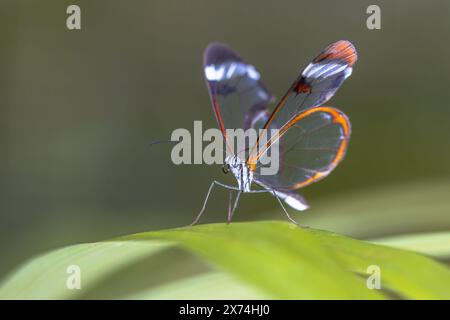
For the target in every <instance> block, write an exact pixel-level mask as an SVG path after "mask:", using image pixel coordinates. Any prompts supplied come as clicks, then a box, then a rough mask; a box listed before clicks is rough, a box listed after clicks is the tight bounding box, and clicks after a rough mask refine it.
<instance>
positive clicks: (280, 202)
mask: <svg viewBox="0 0 450 320" xmlns="http://www.w3.org/2000/svg"><path fill="white" fill-rule="evenodd" d="M272 194H273V195H274V196H275V198H277V200H278V203H279V204H280V206H281V208H283V211H284V213H285V214H286V216H287V217H288V219H289V220H290V221H291V222H292V223H293V224H295V225H297V226H299V227H301V225H300V224H299V223H298V222H297V221H295V220H294V219H293V218H292V217H291V216H290V215H289V213H288V212H287V210H286V208H285V207H284V205H283V202H282V201H281V199H280V197H279V196H278V194H277V193H276V192H275V191H274V190H272Z"/></svg>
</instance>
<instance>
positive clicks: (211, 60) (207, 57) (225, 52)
mask: <svg viewBox="0 0 450 320" xmlns="http://www.w3.org/2000/svg"><path fill="white" fill-rule="evenodd" d="M224 61H242V59H241V57H239V55H238V54H237V52H236V51H234V50H233V49H231V48H230V47H229V46H228V45H226V44H224V43H221V42H211V43H209V44H208V45H207V46H206V48H205V51H204V52H203V64H204V65H205V66H206V65H210V64H217V63H222V62H224Z"/></svg>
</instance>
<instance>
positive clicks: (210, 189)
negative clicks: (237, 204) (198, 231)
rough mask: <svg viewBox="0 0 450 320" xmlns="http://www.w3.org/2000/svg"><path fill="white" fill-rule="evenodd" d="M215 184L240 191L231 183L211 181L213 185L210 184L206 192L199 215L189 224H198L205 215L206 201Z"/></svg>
mask: <svg viewBox="0 0 450 320" xmlns="http://www.w3.org/2000/svg"><path fill="white" fill-rule="evenodd" d="M215 185H219V186H221V187H223V188H225V189H228V190H237V191H239V188H236V187H233V186H229V185H226V184H223V183H220V182H218V181H216V180H214V181H213V182H212V183H211V185H210V186H209V189H208V192H207V193H206V198H205V201H204V202H203V206H202V209H201V210H200V212H199V213H198V215H197V217H195V219H194V221H192V223H191V224H190V225H189V226H193V225H195V224H197V222H198V221H199V220H200V218H201V216H202V215H203V212H205V209H206V203H207V202H208V199H209V195H210V194H211V191H212V189H213V188H214V186H215Z"/></svg>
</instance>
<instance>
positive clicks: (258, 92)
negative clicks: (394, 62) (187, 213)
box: [191, 40, 357, 225]
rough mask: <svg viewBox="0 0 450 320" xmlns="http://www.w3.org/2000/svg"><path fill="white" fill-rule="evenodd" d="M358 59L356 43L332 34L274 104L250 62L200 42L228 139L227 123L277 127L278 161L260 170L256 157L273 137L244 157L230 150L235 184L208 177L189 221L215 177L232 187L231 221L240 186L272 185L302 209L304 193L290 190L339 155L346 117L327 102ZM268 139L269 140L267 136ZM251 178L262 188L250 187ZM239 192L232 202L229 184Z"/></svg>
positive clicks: (228, 167) (268, 188) (324, 171)
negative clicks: (272, 168) (271, 169)
mask: <svg viewBox="0 0 450 320" xmlns="http://www.w3.org/2000/svg"><path fill="white" fill-rule="evenodd" d="M356 59H357V53H356V50H355V47H354V46H353V44H351V43H350V42H349V41H345V40H341V41H337V42H335V43H333V44H331V45H329V46H328V47H327V48H325V49H324V50H323V51H322V52H321V53H320V54H319V55H318V56H316V57H315V58H314V59H313V60H312V61H311V63H309V64H308V66H307V67H306V68H305V69H304V70H303V72H302V73H301V74H300V75H299V76H298V78H297V79H296V80H295V81H294V82H293V83H292V85H291V86H290V88H289V89H288V91H287V92H286V93H285V95H284V96H283V97H282V98H281V99H280V101H279V102H278V103H277V104H276V106H275V108H274V109H273V111H272V112H270V111H269V105H270V104H271V102H272V101H273V100H274V98H273V96H272V95H271V94H270V93H269V91H268V90H267V89H266V87H265V86H264V84H263V83H262V81H261V76H260V73H259V72H258V71H257V70H256V69H255V67H254V66H252V65H250V64H247V63H246V62H244V60H242V59H241V58H240V57H239V55H238V54H237V53H236V52H235V51H233V50H232V49H231V48H229V47H227V46H226V45H224V44H221V43H211V44H210V45H208V47H207V48H206V49H205V52H204V58H203V66H204V73H205V78H206V83H207V86H208V89H209V94H210V97H211V102H212V106H213V110H214V114H215V116H216V119H217V123H218V125H219V128H220V130H221V132H222V134H223V136H224V138H225V141H226V140H227V133H226V129H238V128H242V129H244V130H245V129H248V128H255V129H261V128H262V129H270V128H276V129H278V130H279V134H278V139H277V143H279V148H280V153H279V163H280V168H279V171H278V173H277V174H276V175H262V174H261V172H260V168H261V166H259V165H258V163H259V161H260V159H261V157H262V155H263V154H264V153H265V152H267V150H268V149H270V147H271V140H270V139H269V140H268V142H267V144H266V145H265V146H263V148H255V147H254V148H251V149H250V153H249V155H248V157H247V158H246V159H245V160H241V159H240V157H238V156H237V155H236V154H233V153H231V155H230V156H228V157H227V158H226V159H225V164H224V166H223V170H224V172H225V173H227V172H228V171H231V172H232V173H233V174H234V176H235V177H236V180H237V182H238V186H237V187H236V186H230V185H226V184H223V183H221V182H218V181H213V182H212V183H211V185H210V187H209V189H208V192H207V195H206V198H205V201H204V203H203V207H202V209H201V211H200V213H199V214H198V215H197V217H196V218H195V220H194V221H193V222H192V224H191V225H193V224H195V223H197V222H198V221H199V219H200V217H201V216H202V214H203V212H204V211H205V208H206V203H207V201H208V198H209V195H210V193H211V191H212V189H213V187H214V186H215V185H218V186H221V187H223V188H225V189H228V190H229V191H230V198H229V204H228V219H227V220H228V222H230V221H231V218H232V216H233V213H234V211H235V210H236V207H237V204H238V201H239V197H240V195H241V193H243V192H244V193H260V192H270V193H272V195H274V196H275V197H276V199H277V200H278V202H279V203H280V205H281V207H282V208H283V210H284V212H285V214H286V215H287V217H288V218H289V220H291V221H292V222H293V223H296V224H297V222H296V221H295V220H294V219H292V218H291V216H290V215H289V213H288V212H287V210H286V208H285V207H284V205H283V202H282V201H284V202H285V203H286V204H288V205H289V206H290V207H292V208H294V209H296V210H299V211H302V210H306V209H307V208H308V205H307V203H306V201H305V200H304V199H303V197H302V196H300V195H299V194H298V193H297V192H295V191H294V190H296V189H299V188H302V187H305V186H307V185H309V184H311V183H313V182H316V181H319V180H321V179H323V178H324V177H326V176H327V175H328V174H330V172H331V171H332V170H333V169H334V168H335V167H336V166H337V165H338V164H339V163H340V162H341V161H342V159H343V158H344V155H345V153H346V150H347V146H348V142H349V138H350V132H351V128H350V122H349V120H348V118H347V116H346V115H345V114H344V113H343V112H342V111H340V110H338V109H335V108H332V107H325V106H322V104H324V103H326V102H327V101H328V100H329V99H331V97H332V96H333V95H334V94H335V92H336V91H337V89H338V88H339V87H340V86H341V84H342V83H343V82H344V80H345V79H346V78H348V77H349V76H350V75H351V73H352V69H353V66H354V64H355V62H356ZM272 142H273V141H272ZM253 184H256V185H258V186H259V187H260V188H259V189H252V188H251V186H252V185H253ZM234 191H235V192H237V194H236V198H235V200H234V204H233V205H232V202H233V201H232V199H233V192H234Z"/></svg>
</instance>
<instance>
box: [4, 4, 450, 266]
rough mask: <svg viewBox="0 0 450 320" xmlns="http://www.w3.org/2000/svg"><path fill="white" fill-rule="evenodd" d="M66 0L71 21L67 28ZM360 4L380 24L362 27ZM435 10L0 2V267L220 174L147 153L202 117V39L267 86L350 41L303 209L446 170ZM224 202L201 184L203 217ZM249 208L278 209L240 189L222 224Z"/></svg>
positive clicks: (442, 32)
mask: <svg viewBox="0 0 450 320" xmlns="http://www.w3.org/2000/svg"><path fill="white" fill-rule="evenodd" d="M70 4H77V5H79V6H80V7H81V14H82V18H81V19H82V30H80V31H69V30H67V28H66V18H67V15H66V8H67V6H68V5H70ZM370 4H378V5H379V6H380V7H381V24H382V29H381V30H368V29H367V27H366V18H367V16H368V15H367V14H366V8H367V7H368V6H369V5H370ZM449 17H450V2H448V1H444V0H442V1H432V2H424V1H418V0H414V1H411V0H402V1H376V2H374V1H298V0H292V1H260V0H258V1H256V0H252V1H245V2H243V1H207V0H201V1H199V0H196V1H189V2H188V1H174V0H165V1H162V0H151V1H144V0H136V1H128V2H127V1H119V0H96V1H81V0H77V1H61V0H54V1H51V0H45V1H32V0H27V1H25V0H19V1H17V0H2V2H1V4H0V112H1V116H0V130H1V133H2V134H1V135H0V141H1V146H2V149H1V158H0V161H1V163H0V172H1V180H0V194H1V202H0V203H1V213H0V228H1V229H0V250H1V252H2V259H0V274H4V273H5V272H6V271H8V270H10V269H11V268H12V267H13V266H15V265H16V264H17V263H18V262H20V261H22V260H23V259H25V258H26V257H29V256H30V255H32V254H35V253H38V252H42V251H43V250H46V249H49V248H54V247H58V246H62V245H65V244H70V243H75V242H84V241H94V240H102V239H105V238H110V237H114V236H118V235H123V234H127V233H131V232H139V231H146V230H154V229H158V228H163V227H179V226H184V225H186V224H188V223H189V222H191V221H192V219H193V218H194V216H195V214H196V213H197V212H198V210H199V209H200V207H201V205H202V202H203V199H204V196H205V193H206V191H207V188H208V186H209V184H210V182H211V180H212V179H219V180H223V181H226V182H231V183H232V182H233V180H232V177H230V176H226V177H224V176H223V174H222V172H221V170H220V168H219V167H217V166H211V167H208V166H205V165H192V166H175V165H173V164H172V163H171V160H170V146H167V145H166V146H165V145H158V146H154V147H152V148H148V143H149V142H151V141H152V140H155V139H161V138H162V139H164V138H168V137H169V135H170V133H171V132H172V130H173V129H175V128H180V127H183V128H188V129H190V128H192V126H193V121H194V120H202V121H203V122H204V128H206V127H213V126H216V123H215V118H214V115H213V112H212V109H211V106H210V102H209V97H208V93H207V89H206V87H205V83H204V79H203V72H202V64H201V63H202V61H201V55H202V51H203V49H204V48H205V46H206V45H207V44H208V43H209V42H210V41H222V42H225V43H227V44H229V45H230V46H232V47H233V48H235V49H236V50H237V51H239V52H240V53H241V55H242V56H243V57H244V59H246V60H247V61H248V62H251V63H253V64H254V65H255V66H256V67H257V68H258V69H259V71H260V72H261V74H262V75H263V77H264V79H265V82H266V85H267V86H268V87H269V88H270V89H271V91H272V92H273V94H274V95H276V96H277V97H280V96H281V95H282V94H283V93H284V91H285V90H286V89H287V88H288V86H289V85H290V83H291V82H292V81H293V79H294V78H295V77H296V76H297V74H298V72H299V71H300V69H301V68H303V67H304V66H306V64H307V63H308V62H309V60H310V59H311V58H313V57H314V56H315V55H316V54H317V53H318V52H319V51H320V50H322V49H323V48H324V47H325V46H327V45H328V44H330V43H331V42H334V41H336V40H339V39H348V40H350V41H352V42H353V43H354V44H355V46H356V48H357V50H358V54H359V60H358V62H357V65H356V67H355V70H354V73H353V76H352V77H351V78H350V79H349V80H348V81H347V82H346V83H345V84H344V85H343V86H342V88H341V89H340V90H339V92H338V93H337V95H336V96H335V98H333V99H332V100H331V102H329V103H328V104H329V105H333V106H336V107H338V108H340V109H341V110H343V111H344V112H345V113H346V114H347V115H348V116H349V117H350V120H351V122H352V127H353V135H352V138H351V141H350V146H349V151H348V154H347V157H346V160H345V161H344V162H343V163H342V164H341V165H340V166H339V168H337V169H336V171H335V172H334V173H333V174H332V175H331V176H330V177H328V178H327V179H325V180H324V181H322V182H320V183H318V184H315V185H313V186H310V187H308V188H307V189H305V190H302V193H303V194H304V195H305V197H306V198H307V200H308V201H309V203H310V205H311V207H312V209H311V210H310V211H309V212H308V215H314V214H315V209H314V208H315V207H317V205H318V204H320V203H321V202H322V201H326V199H327V198H328V197H334V198H336V197H341V196H345V195H346V194H352V193H353V192H354V191H361V190H366V189H367V190H380V189H384V188H387V187H389V186H391V185H393V186H396V185H405V184H409V183H413V184H414V185H415V186H420V185H421V184H422V183H424V185H426V183H427V182H428V181H434V180H439V181H445V180H449V178H450V166H449V164H450V148H449V147H450V141H449V138H450V125H449V118H450V108H449V104H450V90H449V89H448V85H449V83H450V61H449V60H448V58H449V56H450V42H449V41H448V39H449V31H450V20H449ZM449 196H450V195H449ZM226 197H227V194H226V193H223V192H216V193H214V194H213V196H212V199H211V201H210V203H209V207H208V211H207V213H206V214H205V218H204V219H203V222H211V221H224V219H225V215H226V212H225V209H226ZM449 201H450V199H449ZM269 212H270V214H269ZM263 214H264V218H267V217H271V218H278V219H284V216H283V213H282V212H281V210H280V209H279V207H278V204H277V203H276V201H275V200H274V199H273V198H272V197H270V196H267V195H260V196H259V197H258V198H255V196H254V195H251V196H248V197H245V196H244V197H243V199H242V201H241V203H240V206H239V208H238V211H237V212H236V220H252V219H261V216H262V215H263ZM359 214H364V211H363V210H362V211H361V212H360V213H359ZM297 217H298V220H300V221H301V219H302V218H301V217H302V216H301V215H300V216H297ZM449 226H450V220H449V221H448V223H446V224H445V223H444V224H443V223H442V221H436V223H435V224H433V223H430V224H428V225H427V226H426V227H424V228H425V229H424V230H423V231H427V230H448V228H449ZM402 231H404V232H406V231H408V230H402Z"/></svg>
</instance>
